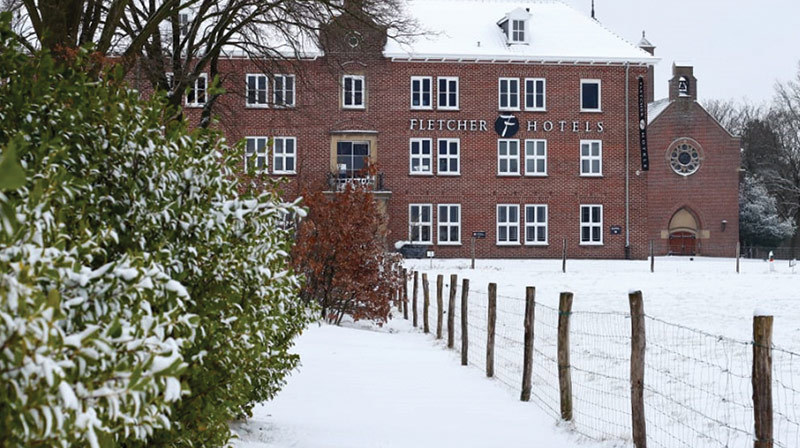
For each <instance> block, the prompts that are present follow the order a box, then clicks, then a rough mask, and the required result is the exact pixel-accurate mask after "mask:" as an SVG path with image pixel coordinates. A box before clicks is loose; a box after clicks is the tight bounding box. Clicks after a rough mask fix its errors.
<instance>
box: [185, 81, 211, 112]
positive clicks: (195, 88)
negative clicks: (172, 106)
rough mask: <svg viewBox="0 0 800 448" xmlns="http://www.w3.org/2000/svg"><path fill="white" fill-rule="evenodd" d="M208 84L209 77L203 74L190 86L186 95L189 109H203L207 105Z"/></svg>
mask: <svg viewBox="0 0 800 448" xmlns="http://www.w3.org/2000/svg"><path fill="white" fill-rule="evenodd" d="M207 84H208V75H207V74H206V73H201V74H200V76H198V77H197V79H195V80H194V82H193V83H192V84H190V86H189V91H188V92H187V93H186V105H187V106H189V107H201V106H203V105H204V104H206V87H207Z"/></svg>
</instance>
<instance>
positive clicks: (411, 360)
mask: <svg viewBox="0 0 800 448" xmlns="http://www.w3.org/2000/svg"><path fill="white" fill-rule="evenodd" d="M373 330H374V329H373ZM410 331H411V328H410V325H409V324H408V323H407V322H405V321H403V320H394V321H392V322H390V323H389V325H388V326H387V327H384V329H382V330H381V331H370V330H364V329H357V328H340V327H333V326H328V325H323V326H317V325H314V326H313V327H312V328H310V329H309V330H308V331H307V332H306V334H304V335H303V336H302V337H300V339H299V340H298V343H297V346H296V349H295V351H296V352H297V353H299V354H300V356H301V358H302V366H301V367H300V369H299V370H298V371H297V372H295V373H294V374H293V375H292V376H291V377H290V378H289V383H288V384H287V386H286V387H285V389H284V390H283V391H281V392H280V394H278V396H277V397H276V399H275V400H273V401H271V402H269V403H266V404H265V405H261V406H258V407H256V409H255V411H254V414H255V415H254V416H253V418H252V419H250V420H248V421H247V422H246V423H237V424H234V425H233V429H234V431H235V432H236V433H238V434H239V437H240V439H239V440H236V441H235V442H234V446H236V447H238V448H288V447H293V448H393V447H396V448H407V447H414V448H441V447H451V446H452V447H459V448H486V447H506V448H516V447H520V448H522V447H526V448H529V447H548V448H569V447H574V446H576V444H580V446H582V447H585V448H600V447H601V446H606V445H599V444H584V443H581V442H580V441H578V440H577V439H576V437H575V436H574V435H573V434H570V433H569V432H567V431H566V430H564V429H561V428H558V427H556V426H555V425H553V423H552V420H551V419H550V418H549V417H547V416H546V415H545V414H544V413H542V412H541V411H540V410H539V409H538V408H537V407H535V406H531V405H530V404H526V403H521V402H519V401H517V397H515V396H512V394H510V393H509V391H508V389H506V388H504V387H502V386H499V385H498V384H497V383H496V382H493V381H488V380H486V379H485V378H484V377H483V375H482V374H481V373H480V372H479V371H477V370H476V369H472V368H465V367H461V366H460V365H459V363H458V362H457V360H456V356H455V354H453V353H445V352H443V351H441V350H439V349H438V348H435V347H434V344H432V343H431V342H426V340H425V339H424V337H423V336H421V335H419V334H414V333H410Z"/></svg>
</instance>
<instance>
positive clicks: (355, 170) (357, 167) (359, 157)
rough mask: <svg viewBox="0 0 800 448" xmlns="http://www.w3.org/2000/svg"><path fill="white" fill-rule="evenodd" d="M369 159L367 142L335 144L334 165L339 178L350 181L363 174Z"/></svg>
mask: <svg viewBox="0 0 800 448" xmlns="http://www.w3.org/2000/svg"><path fill="white" fill-rule="evenodd" d="M368 159H369V142H350V141H341V142H337V143H336V164H337V165H338V167H339V177H340V178H347V179H351V178H354V177H357V176H359V175H361V174H363V171H364V169H365V168H366V167H367V160H368Z"/></svg>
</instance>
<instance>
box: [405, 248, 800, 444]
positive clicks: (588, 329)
mask: <svg viewBox="0 0 800 448" xmlns="http://www.w3.org/2000/svg"><path fill="white" fill-rule="evenodd" d="M406 267H407V268H409V269H410V270H417V271H419V272H420V273H423V272H426V273H428V276H429V281H430V284H431V286H430V287H431V294H432V297H433V298H434V299H433V300H432V302H433V306H432V307H431V309H430V310H429V314H430V316H431V322H432V323H433V324H435V317H434V316H435V309H436V308H435V282H436V275H437V274H443V275H444V276H445V285H446V286H445V292H444V296H445V304H446V302H447V296H448V291H449V288H448V284H449V278H450V274H457V275H458V279H459V283H458V285H459V289H458V294H457V297H458V298H459V299H460V295H461V291H460V286H461V281H462V278H468V279H469V280H470V295H469V322H470V325H469V333H470V353H469V355H470V356H469V359H470V364H473V365H475V366H476V367H478V368H480V369H483V368H484V363H485V361H484V356H485V355H484V350H485V338H486V333H485V328H486V301H487V298H486V291H487V285H488V283H489V282H495V283H497V285H498V327H497V345H498V348H497V353H496V371H497V374H496V375H497V379H498V380H500V381H501V382H502V383H504V384H506V385H507V386H508V387H509V388H510V389H511V390H518V389H519V387H520V377H521V370H522V335H523V330H522V319H523V313H524V300H523V299H524V296H525V287H526V286H535V287H536V302H537V306H536V324H535V334H536V338H535V343H534V346H535V354H534V380H533V382H534V386H533V395H534V397H533V400H532V401H533V402H534V403H535V404H537V405H538V406H539V407H540V408H541V409H542V410H543V411H545V412H546V413H547V414H549V415H550V416H551V417H552V418H553V419H557V418H558V415H559V411H558V409H559V400H558V368H557V363H556V360H555V358H556V334H557V331H556V330H557V321H558V309H557V308H558V297H559V293H560V292H562V291H569V292H572V293H574V304H573V308H572V312H573V314H572V316H571V328H570V335H571V344H570V347H571V356H572V359H571V366H572V367H571V370H572V383H573V398H574V409H575V418H574V421H575V430H576V431H577V432H578V433H580V434H583V435H585V436H586V437H587V438H589V439H592V440H608V441H611V442H613V441H617V442H621V443H626V442H629V440H630V418H631V417H630V411H629V408H630V392H629V391H630V385H629V382H628V378H629V370H628V369H629V359H630V319H629V317H628V316H627V313H629V309H628V292H629V290H631V289H639V290H641V291H642V292H643V295H644V309H645V313H646V314H647V316H648V318H647V319H646V326H647V330H646V333H647V345H648V349H647V356H646V372H645V404H646V416H647V425H648V442H649V444H650V445H651V446H656V447H661V446H663V447H745V446H752V439H753V436H752V432H753V429H752V428H753V417H752V400H751V394H752V392H751V388H750V387H751V386H750V370H751V368H752V365H751V362H752V345H750V343H749V341H750V339H751V334H752V321H753V313H754V310H756V309H759V310H760V311H762V312H763V311H768V312H769V313H771V314H774V315H775V323H774V336H773V343H774V344H775V345H776V346H777V347H780V348H781V349H783V350H786V351H777V350H776V351H774V352H773V360H774V368H773V371H774V381H773V384H774V386H773V387H774V390H773V397H774V400H775V414H776V416H775V435H776V444H775V446H777V447H797V446H800V426H798V422H800V419H798V416H799V415H800V394H799V393H798V389H799V388H800V359H798V357H797V356H796V355H795V354H794V353H798V352H800V306H798V305H800V288H798V286H800V272H798V273H795V272H793V268H792V267H790V266H789V264H788V262H786V261H783V262H776V263H775V265H774V266H773V268H774V271H772V270H771V269H770V266H769V263H767V262H765V261H762V260H742V264H741V273H740V274H737V273H736V272H735V261H734V260H732V259H719V258H697V257H696V258H694V260H690V259H689V258H688V257H661V258H657V259H656V264H655V268H656V269H655V271H656V272H655V273H650V264H649V261H624V260H610V261H609V260H568V262H567V273H565V274H564V273H562V272H561V261H560V260H477V268H476V269H475V270H470V269H469V260H433V263H432V264H431V261H430V260H413V261H408V262H407V263H406ZM421 284H422V281H421V277H420V288H421V287H422V286H421ZM411 291H412V283H411V282H409V300H411V297H412V292H411ZM419 300H420V306H419V310H420V313H421V312H422V305H421V303H422V294H421V292H420V294H419ZM457 302H458V300H457ZM445 308H446V305H445ZM459 308H460V306H457V307H456V322H458V320H459V319H460V316H459V314H460V312H459ZM445 321H446V319H445ZM420 322H422V320H421V318H420ZM459 333H460V328H459V325H456V349H457V350H458V349H459V345H460V344H459V340H460V336H459ZM795 383H797V386H795Z"/></svg>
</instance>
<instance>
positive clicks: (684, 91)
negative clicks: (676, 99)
mask: <svg viewBox="0 0 800 448" xmlns="http://www.w3.org/2000/svg"><path fill="white" fill-rule="evenodd" d="M678 95H679V96H691V95H690V94H689V80H688V79H686V77H685V76H681V78H680V79H679V80H678Z"/></svg>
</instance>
